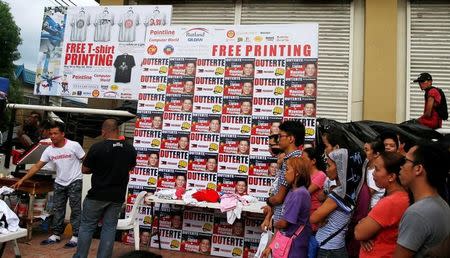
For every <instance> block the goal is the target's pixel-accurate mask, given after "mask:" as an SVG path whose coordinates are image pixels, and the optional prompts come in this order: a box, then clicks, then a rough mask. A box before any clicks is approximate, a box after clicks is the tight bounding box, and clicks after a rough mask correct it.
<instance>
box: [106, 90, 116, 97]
mask: <svg viewBox="0 0 450 258" xmlns="http://www.w3.org/2000/svg"><path fill="white" fill-rule="evenodd" d="M103 96H104V97H106V98H117V92H114V91H107V92H105V93H103Z"/></svg>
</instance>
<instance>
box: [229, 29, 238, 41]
mask: <svg viewBox="0 0 450 258" xmlns="http://www.w3.org/2000/svg"><path fill="white" fill-rule="evenodd" d="M234 36H236V32H234V30H229V31H227V38H230V39H231V38H234Z"/></svg>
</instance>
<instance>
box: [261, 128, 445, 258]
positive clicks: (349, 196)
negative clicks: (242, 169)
mask: <svg viewBox="0 0 450 258" xmlns="http://www.w3.org/2000/svg"><path fill="white" fill-rule="evenodd" d="M279 129H280V131H279V134H277V135H271V136H270V139H271V141H269V144H270V148H271V150H272V153H273V155H275V156H278V157H279V163H278V165H279V166H278V173H277V180H276V182H275V184H274V189H273V192H272V194H271V196H270V197H269V198H268V199H267V206H266V207H264V212H265V214H266V218H265V220H264V222H263V223H262V225H261V227H262V228H263V229H264V230H267V229H269V228H274V230H275V231H281V232H283V234H285V235H287V236H293V234H294V232H295V231H296V230H297V229H299V228H300V227H303V228H302V230H301V233H300V234H299V235H298V236H294V237H295V238H294V240H293V242H292V246H291V249H290V252H289V257H448V256H449V254H450V253H449V251H450V250H449V241H450V240H449V239H450V208H449V205H448V189H447V190H446V186H445V182H446V180H448V179H447V177H448V172H449V164H448V162H446V160H448V158H449V150H448V149H445V148H444V146H442V145H441V144H440V143H439V142H437V143H436V142H435V143H433V142H417V143H411V142H405V141H404V140H401V139H399V136H398V135H397V134H395V133H393V132H385V133H382V134H381V135H380V137H378V138H377V139H374V140H373V141H369V142H367V143H366V144H365V145H364V151H360V150H354V149H352V148H350V146H347V143H346V142H345V141H344V140H343V139H344V136H343V135H342V133H341V132H339V131H338V130H329V131H323V132H321V135H322V136H321V140H322V143H323V144H322V145H323V146H318V148H316V149H315V148H302V147H303V146H302V145H303V138H304V128H303V126H302V125H301V124H299V123H297V122H293V121H286V122H284V123H282V124H281V125H280V128H279ZM400 138H401V137H400ZM272 139H273V140H272ZM321 147H323V149H324V153H323V154H322V153H319V151H318V150H319V149H321ZM277 149H279V150H281V151H278V150H277ZM274 150H275V151H274ZM300 150H302V151H300ZM323 157H325V160H324V159H323ZM364 157H365V160H364ZM324 162H325V165H324V164H323V163H324ZM272 249H273V246H271V245H269V246H268V247H267V248H266V249H265V251H264V253H263V257H268V256H269V255H270V254H271V252H272V251H273V250H272ZM439 255H440V256H439Z"/></svg>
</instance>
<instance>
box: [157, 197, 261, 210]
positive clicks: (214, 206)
mask: <svg viewBox="0 0 450 258" xmlns="http://www.w3.org/2000/svg"><path fill="white" fill-rule="evenodd" d="M150 200H151V201H152V202H154V203H159V204H173V205H181V206H190V207H199V208H208V209H217V210H220V203H218V202H216V203H212V202H198V203H190V204H187V203H186V202H184V201H183V200H169V199H162V198H158V197H156V196H151V197H150ZM266 205H267V204H266V203H265V202H255V203H250V205H246V206H244V207H243V208H242V211H246V212H252V213H260V214H262V213H263V210H262V207H264V206H266Z"/></svg>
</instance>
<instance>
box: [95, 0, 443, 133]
mask: <svg viewBox="0 0 450 258" xmlns="http://www.w3.org/2000/svg"><path fill="white" fill-rule="evenodd" d="M100 4H101V5H123V4H129V5H135V4H139V5H145V4H170V5H173V17H172V24H173V25H178V24H189V25H192V24H221V25H224V24H225V25H226V24H228V25H233V24H234V25H249V24H283V23H298V22H318V23H319V75H318V85H319V93H318V101H317V102H318V112H317V116H318V117H325V118H331V119H336V120H338V121H351V120H353V121H358V120H380V121H386V122H394V123H395V122H397V123H399V122H403V121H405V120H409V119H412V118H417V117H419V116H420V114H421V113H422V110H423V102H424V99H423V93H422V92H421V91H420V89H419V86H418V85H417V84H415V83H413V82H412V81H413V80H414V79H415V78H416V77H417V76H418V74H420V73H422V72H429V73H431V74H432V75H433V80H434V84H435V86H437V87H440V88H442V89H443V90H444V92H445V93H446V95H447V96H450V44H449V43H448V42H450V33H449V32H450V2H448V1H435V0H433V1H425V0H354V1H351V0H328V1H319V0H313V1H303V0H279V1H269V0H221V1H213V0H183V1H177V0H166V1H163V0H159V1H151V0H100ZM444 128H450V123H449V122H445V123H444Z"/></svg>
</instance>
